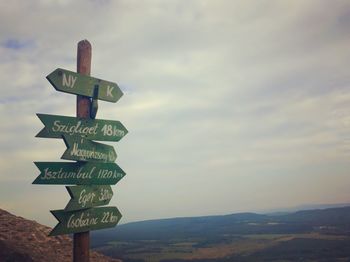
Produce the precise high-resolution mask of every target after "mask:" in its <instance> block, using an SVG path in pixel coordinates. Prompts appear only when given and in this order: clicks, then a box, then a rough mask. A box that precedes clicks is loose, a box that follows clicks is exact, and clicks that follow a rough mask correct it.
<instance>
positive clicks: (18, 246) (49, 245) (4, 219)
mask: <svg viewBox="0 0 350 262" xmlns="http://www.w3.org/2000/svg"><path fill="white" fill-rule="evenodd" d="M50 231H51V228H50V227H47V226H43V225H41V224H39V223H37V222H35V221H32V220H27V219H25V218H22V217H18V216H15V215H12V214H10V213H9V212H7V211H5V210H2V209H0V261H4V262H15V261H16V262H18V261H21V262H32V261H35V262H37V261H38V262H40V261H45V262H46V261H51V262H66V261H67V262H71V261H72V248H73V243H72V239H71V238H70V237H69V236H68V235H62V236H54V237H49V236H48V234H49V232H50ZM90 261H91V262H95V261H96V262H107V261H111V262H119V261H120V260H117V259H113V258H109V257H107V256H104V255H102V254H99V253H97V252H94V251H90Z"/></svg>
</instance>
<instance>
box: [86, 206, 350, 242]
mask: <svg viewBox="0 0 350 262" xmlns="http://www.w3.org/2000/svg"><path fill="white" fill-rule="evenodd" d="M315 229H319V230H326V229H327V230H330V229H332V230H333V231H336V230H338V231H340V232H342V233H349V232H350V206H348V207H340V208H327V209H316V210H304V211H298V212H294V213H288V214H284V213H282V214H279V215H278V214H273V215H269V214H255V213H237V214H231V215H222V216H206V217H184V218H170V219H159V220H148V221H141V222H133V223H128V224H124V225H120V226H117V227H116V228H112V229H107V230H99V231H95V232H92V245H93V247H98V246H102V245H106V244H107V243H108V242H110V241H131V240H133V241H137V240H152V239H153V240H166V239H176V238H178V239H186V238H196V237H207V238H208V237H210V238H213V237H220V236H222V235H224V234H231V235H232V234H237V235H248V234H291V233H296V234H300V233H307V232H311V231H314V230H315ZM333 233H334V232H333Z"/></svg>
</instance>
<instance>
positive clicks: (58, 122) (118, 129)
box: [36, 114, 128, 141]
mask: <svg viewBox="0 0 350 262" xmlns="http://www.w3.org/2000/svg"><path fill="white" fill-rule="evenodd" d="M37 116H38V117H39V119H40V120H41V122H43V124H44V125H45V127H44V128H43V129H42V130H41V131H40V132H39V133H38V134H37V135H36V136H37V137H46V138H62V135H71V136H72V135H78V136H84V137H85V138H87V139H90V140H98V141H119V140H120V139H121V138H122V137H123V136H125V135H126V134H127V133H128V130H127V129H126V128H125V127H124V126H123V124H122V123H120V122H119V121H113V120H103V119H94V120H93V119H85V118H76V117H69V116H58V115H46V114H37Z"/></svg>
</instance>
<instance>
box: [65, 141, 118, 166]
mask: <svg viewBox="0 0 350 262" xmlns="http://www.w3.org/2000/svg"><path fill="white" fill-rule="evenodd" d="M63 139H64V142H65V144H66V146H67V150H66V151H65V152H64V153H63V155H62V157H61V158H62V159H67V160H78V161H96V162H104V163H113V162H114V161H115V160H116V159H117V153H116V152H115V150H114V148H113V147H112V146H110V145H104V144H101V143H97V142H93V141H90V140H87V139H84V138H82V137H76V136H66V135H64V136H63Z"/></svg>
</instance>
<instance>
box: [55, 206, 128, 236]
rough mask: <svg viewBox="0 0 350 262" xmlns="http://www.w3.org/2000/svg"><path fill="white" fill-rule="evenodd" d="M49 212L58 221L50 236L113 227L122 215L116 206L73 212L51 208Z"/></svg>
mask: <svg viewBox="0 0 350 262" xmlns="http://www.w3.org/2000/svg"><path fill="white" fill-rule="evenodd" d="M51 213H52V214H53V215H54V216H55V217H56V218H57V220H58V221H59V223H58V224H57V225H56V226H55V228H54V229H53V230H52V231H51V232H50V236H56V235H62V234H71V233H80V232H86V231H89V230H96V229H103V228H108V227H114V226H115V225H117V223H118V222H119V220H120V219H121V217H122V216H121V214H120V212H119V210H118V209H117V208H116V207H97V208H89V209H83V210H80V211H73V212H66V211H65V210H51Z"/></svg>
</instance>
